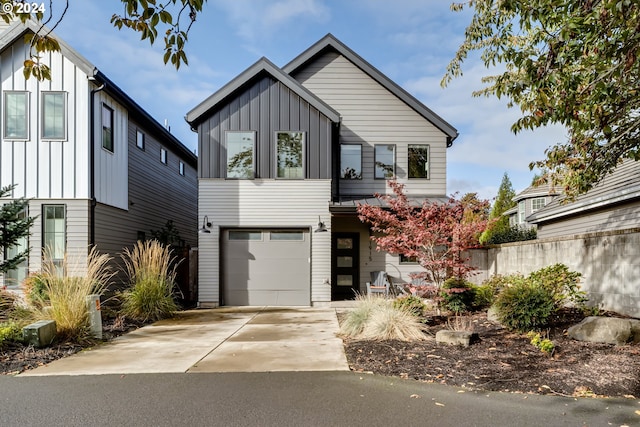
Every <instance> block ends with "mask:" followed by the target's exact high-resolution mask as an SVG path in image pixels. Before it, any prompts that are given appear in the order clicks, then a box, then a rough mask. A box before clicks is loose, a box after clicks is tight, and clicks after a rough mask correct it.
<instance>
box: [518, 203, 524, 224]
mask: <svg viewBox="0 0 640 427" xmlns="http://www.w3.org/2000/svg"><path fill="white" fill-rule="evenodd" d="M525 206H526V202H525V200H520V201H519V202H518V224H524V219H525V218H526V212H525Z"/></svg>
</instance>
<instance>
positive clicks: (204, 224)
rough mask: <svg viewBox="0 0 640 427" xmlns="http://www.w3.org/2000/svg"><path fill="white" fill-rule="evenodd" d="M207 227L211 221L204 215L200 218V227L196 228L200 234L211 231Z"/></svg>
mask: <svg viewBox="0 0 640 427" xmlns="http://www.w3.org/2000/svg"><path fill="white" fill-rule="evenodd" d="M209 228H211V223H210V222H209V217H208V216H206V215H205V216H204V218H203V219H202V228H200V230H198V233H200V234H204V233H211V230H209Z"/></svg>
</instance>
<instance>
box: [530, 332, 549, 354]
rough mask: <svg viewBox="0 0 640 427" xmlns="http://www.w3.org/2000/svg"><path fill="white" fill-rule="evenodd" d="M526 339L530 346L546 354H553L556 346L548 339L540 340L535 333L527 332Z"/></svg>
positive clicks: (538, 335)
mask: <svg viewBox="0 0 640 427" xmlns="http://www.w3.org/2000/svg"><path fill="white" fill-rule="evenodd" d="M527 337H528V338H530V339H531V345H532V346H534V347H536V348H538V349H539V350H540V351H541V352H543V353H546V354H553V350H555V348H556V346H555V344H554V343H553V341H551V340H550V339H549V338H542V337H541V336H540V334H539V333H537V332H529V333H528V334H527Z"/></svg>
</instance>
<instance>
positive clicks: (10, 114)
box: [4, 91, 29, 139]
mask: <svg viewBox="0 0 640 427" xmlns="http://www.w3.org/2000/svg"><path fill="white" fill-rule="evenodd" d="M4 137H5V138H6V139H29V92H24V91H23V92H5V93H4Z"/></svg>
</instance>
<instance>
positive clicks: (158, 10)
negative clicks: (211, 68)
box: [0, 0, 206, 80]
mask: <svg viewBox="0 0 640 427" xmlns="http://www.w3.org/2000/svg"><path fill="white" fill-rule="evenodd" d="M120 2H121V3H122V11H121V12H120V13H114V14H113V16H112V17H111V23H112V24H113V26H114V27H116V28H117V29H119V30H121V29H122V28H123V27H124V28H128V29H130V30H132V31H135V32H138V33H140V38H141V40H148V41H149V43H150V44H154V43H155V41H156V39H157V38H158V35H161V36H162V40H163V42H164V57H163V60H164V63H165V64H167V63H169V62H170V63H171V65H173V66H174V67H176V69H178V68H180V65H181V64H183V63H184V64H187V65H188V60H187V55H186V53H185V52H184V47H185V44H186V42H187V37H188V34H189V30H190V29H191V26H192V25H193V23H194V22H195V21H196V18H197V16H198V14H199V13H201V12H202V7H203V5H204V3H205V2H206V0H163V1H161V2H158V1H156V0H120ZM1 3H2V11H3V13H1V14H0V17H1V18H2V19H3V20H4V21H5V22H6V23H10V22H12V21H14V20H16V19H19V20H20V21H22V22H23V23H24V22H26V21H27V20H28V19H33V20H35V21H36V22H38V23H39V24H41V25H42V27H41V28H40V29H39V30H38V31H37V32H36V34H29V35H27V36H26V40H25V41H26V43H28V44H29V45H30V48H31V55H30V57H29V58H28V59H27V60H25V62H24V74H25V77H26V78H29V77H30V76H34V77H35V78H37V79H38V80H44V79H50V78H51V71H50V69H49V67H48V66H47V65H46V64H43V63H41V62H40V55H41V54H42V53H44V52H55V51H59V50H60V45H59V44H58V42H57V41H56V40H55V39H54V38H53V37H51V35H50V34H51V31H53V30H54V29H55V28H56V27H57V26H58V24H59V23H60V22H61V21H62V20H63V19H64V15H65V14H66V12H67V9H68V8H69V0H66V1H64V2H59V3H56V6H58V5H59V4H60V3H62V4H63V6H62V8H56V9H55V10H54V7H53V6H54V4H53V1H50V2H48V5H47V3H34V2H28V1H26V0H23V1H16V0H2V1H1ZM45 5H47V6H46V7H45ZM44 26H47V27H48V29H47V28H45V27H44Z"/></svg>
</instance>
